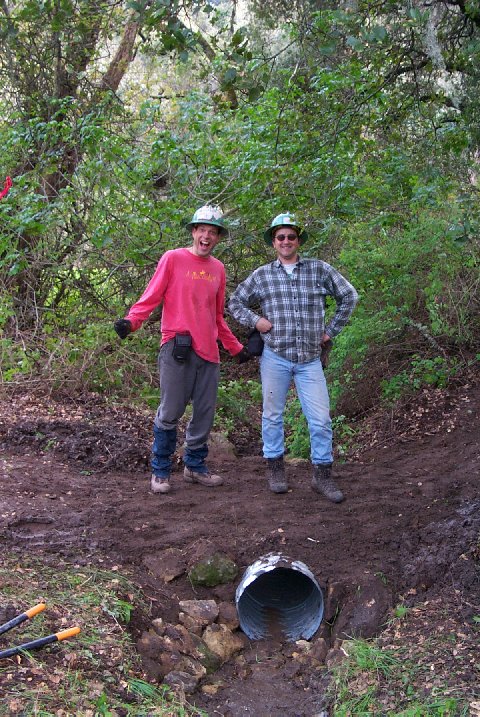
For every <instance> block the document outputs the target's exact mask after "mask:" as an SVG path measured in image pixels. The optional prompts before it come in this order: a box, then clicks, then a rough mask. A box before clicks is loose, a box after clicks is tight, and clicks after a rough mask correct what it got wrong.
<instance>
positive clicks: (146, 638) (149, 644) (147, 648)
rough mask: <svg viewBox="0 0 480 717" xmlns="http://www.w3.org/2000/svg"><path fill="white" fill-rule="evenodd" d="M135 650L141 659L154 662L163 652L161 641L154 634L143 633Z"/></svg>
mask: <svg viewBox="0 0 480 717" xmlns="http://www.w3.org/2000/svg"><path fill="white" fill-rule="evenodd" d="M137 650H138V652H139V653H140V655H141V656H142V657H149V658H151V659H152V660H156V659H158V657H159V655H160V654H161V652H162V651H163V650H164V642H163V639H162V638H161V637H160V635H157V634H156V633H155V632H143V633H142V635H141V637H140V638H139V639H138V640H137Z"/></svg>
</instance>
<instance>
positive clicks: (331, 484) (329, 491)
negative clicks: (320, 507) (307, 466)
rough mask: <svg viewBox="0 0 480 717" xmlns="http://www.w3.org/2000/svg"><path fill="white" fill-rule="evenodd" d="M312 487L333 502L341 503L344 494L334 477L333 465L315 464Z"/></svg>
mask: <svg viewBox="0 0 480 717" xmlns="http://www.w3.org/2000/svg"><path fill="white" fill-rule="evenodd" d="M312 488H313V490H315V491H317V493H323V495H324V496H325V498H328V500H331V501H332V503H341V502H342V500H343V498H344V496H343V493H342V491H341V490H340V488H339V487H338V485H337V484H336V483H335V481H334V480H333V478H332V466H331V465H316V466H313V478H312Z"/></svg>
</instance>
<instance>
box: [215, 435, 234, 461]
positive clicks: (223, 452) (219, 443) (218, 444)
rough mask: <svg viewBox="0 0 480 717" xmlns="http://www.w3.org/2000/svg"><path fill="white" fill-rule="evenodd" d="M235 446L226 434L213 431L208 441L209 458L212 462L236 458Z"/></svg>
mask: <svg viewBox="0 0 480 717" xmlns="http://www.w3.org/2000/svg"><path fill="white" fill-rule="evenodd" d="M236 457H237V456H236V453H235V446H234V445H233V443H230V441H229V440H228V438H227V436H226V435H225V434H224V433H220V432H218V431H217V432H215V431H212V432H211V433H210V437H209V440H208V458H209V460H211V461H214V462H215V461H218V462H223V461H224V460H225V459H230V460H231V459H234V458H236Z"/></svg>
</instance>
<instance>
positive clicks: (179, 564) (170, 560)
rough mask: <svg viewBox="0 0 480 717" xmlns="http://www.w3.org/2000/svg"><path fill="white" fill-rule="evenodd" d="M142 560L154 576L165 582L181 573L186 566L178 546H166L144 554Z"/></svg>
mask: <svg viewBox="0 0 480 717" xmlns="http://www.w3.org/2000/svg"><path fill="white" fill-rule="evenodd" d="M142 562H143V564H144V565H145V567H146V568H148V570H150V572H151V573H152V574H153V575H155V577H157V578H160V579H161V580H163V581H164V582H166V583H169V582H171V581H172V580H174V579H175V578H178V577H179V576H180V575H183V573H184V572H185V570H186V567H187V562H186V560H185V558H184V556H183V553H182V551H181V550H179V549H178V548H167V549H166V550H162V551H160V552H158V553H150V554H149V555H145V556H144V558H143V560H142Z"/></svg>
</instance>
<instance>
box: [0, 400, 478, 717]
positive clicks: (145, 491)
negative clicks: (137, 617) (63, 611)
mask: <svg viewBox="0 0 480 717" xmlns="http://www.w3.org/2000/svg"><path fill="white" fill-rule="evenodd" d="M479 405H480V391H479V388H478V386H464V387H462V388H461V389H458V390H456V391H455V393H452V395H450V396H443V398H442V400H438V401H437V402H436V403H435V404H434V405H431V403H430V404H429V401H428V399H427V398H426V399H425V403H424V405H423V407H422V405H421V404H418V405H417V406H416V407H412V408H411V413H410V414H409V415H406V416H405V420H404V422H403V425H402V426H396V428H395V431H394V432H393V433H392V434H390V435H388V433H385V432H384V434H383V440H382V436H380V438H378V437H377V439H376V440H375V441H372V442H371V443H372V444H373V445H371V447H370V448H368V449H365V450H363V451H357V452H356V454H355V455H352V456H350V460H349V462H348V463H344V464H341V463H337V466H336V475H337V477H338V482H339V484H340V486H341V488H342V490H343V491H344V493H345V495H346V500H345V502H344V503H342V504H340V505H333V504H330V503H328V502H327V501H326V500H325V499H323V498H322V497H320V496H318V495H316V494H315V493H313V492H312V490H311V488H310V477H311V476H310V466H309V464H308V463H307V462H305V461H298V462H297V461H295V462H290V463H289V465H288V474H289V480H290V485H291V490H290V491H289V492H288V493H287V494H285V495H274V494H272V493H269V492H268V490H267V488H266V482H265V478H264V470H265V469H264V464H263V460H262V458H261V457H260V456H259V455H258V436H257V437H256V438H253V439H252V441H251V450H252V454H251V455H249V454H248V446H247V447H245V446H243V447H242V448H241V451H238V450H237V454H236V455H235V454H234V453H233V452H232V451H231V446H229V445H226V444H223V443H222V442H219V444H218V445H216V446H214V447H213V448H212V450H211V455H210V462H211V466H212V468H214V469H215V470H217V471H219V472H221V474H222V475H223V476H224V479H225V484H224V485H223V486H222V487H220V488H216V489H208V488H203V487H200V486H196V485H188V484H185V483H184V482H183V480H182V477H181V472H180V470H179V471H177V472H176V473H175V474H174V490H173V491H172V493H170V494H168V495H166V496H155V495H153V494H151V493H150V492H149V480H148V479H149V473H148V463H147V462H148V453H149V446H150V421H151V416H149V415H148V414H135V413H134V412H133V411H132V412H125V411H118V412H116V413H115V412H114V413H113V414H112V410H111V409H107V408H106V407H105V406H103V404H102V402H101V401H100V402H96V401H95V400H93V399H92V400H91V401H88V402H77V403H72V402H64V403H61V404H60V403H57V404H54V403H53V402H52V401H51V400H47V399H39V398H36V399H35V398H33V397H27V396H23V397H21V396H20V397H17V399H16V401H15V404H14V406H12V404H11V402H10V401H5V402H3V403H2V404H1V405H0V441H1V447H2V458H1V464H0V467H1V472H2V480H1V484H0V539H1V543H2V546H3V548H4V549H6V550H9V549H10V550H11V549H16V550H18V549H21V548H22V547H28V549H29V550H30V551H35V552H38V553H41V554H45V555H47V554H48V555H53V554H58V555H61V556H63V557H64V558H66V559H71V560H72V561H75V562H77V563H78V562H81V561H85V562H88V563H92V562H93V563H95V561H96V560H98V558H99V556H101V557H102V560H103V561H104V564H112V565H113V564H117V565H120V566H122V565H123V566H126V567H128V568H129V569H130V570H133V571H134V574H135V575H136V580H137V581H138V584H139V585H141V586H142V588H143V591H144V592H145V594H146V595H147V596H148V597H149V598H150V599H151V600H152V604H153V617H162V618H163V620H164V621H166V622H169V623H172V624H176V623H177V622H178V612H179V601H181V600H192V599H214V600H216V601H218V602H224V603H228V602H230V603H232V604H234V596H235V589H236V587H237V585H238V582H239V580H240V578H241V576H242V574H243V572H244V570H245V569H246V568H247V567H248V566H249V565H251V564H252V563H253V562H254V561H255V560H257V559H258V558H259V557H261V556H264V555H266V554H267V553H270V552H279V553H281V554H284V555H287V556H289V557H291V558H292V559H296V560H300V561H302V562H303V563H305V564H306V565H307V566H308V567H309V569H310V570H311V571H312V573H313V574H314V575H315V577H316V579H317V580H318V582H319V584H320V586H321V588H322V591H323V593H324V596H325V614H324V620H323V622H322V625H321V626H320V628H319V630H318V632H317V634H316V635H315V637H314V642H315V641H317V642H316V643H315V644H316V645H317V652H318V650H319V648H318V645H319V644H320V643H319V642H318V640H319V638H323V639H324V640H325V641H326V643H327V647H328V648H329V649H332V648H334V647H335V645H336V644H338V643H335V640H336V638H341V637H342V636H345V635H361V636H365V637H370V636H372V635H374V634H377V633H378V632H379V631H380V629H381V627H382V625H383V624H384V622H385V619H386V617H387V615H388V611H389V609H390V608H391V607H392V606H393V605H395V604H396V601H397V600H398V599H399V596H400V595H401V596H402V599H406V600H408V599H409V598H408V595H410V596H412V597H411V599H412V600H413V599H414V597H413V596H414V595H415V596H416V597H417V598H418V595H420V594H427V593H428V594H432V595H433V594H438V593H439V592H441V591H444V590H445V589H451V587H452V586H455V587H456V588H458V589H459V590H461V591H467V592H470V593H471V592H472V591H473V592H475V594H476V596H477V597H478V591H479V585H478V569H477V568H478V566H477V567H476V565H475V562H474V561H472V560H467V559H462V557H461V556H464V555H465V554H466V552H468V549H469V546H471V545H473V544H475V543H476V541H478V535H479V532H480V517H479V516H480V511H479V510H478V508H479V491H478V475H479V464H480V448H479V441H478V425H479V423H478V418H479ZM429 406H430V408H429ZM239 453H240V455H239ZM172 549H173V550H174V551H175V555H176V559H177V567H178V561H179V560H180V565H181V570H180V571H178V570H177V573H179V574H178V575H177V576H176V577H174V578H173V579H169V580H168V581H166V580H165V579H164V577H165V565H166V561H167V557H168V555H171V554H172ZM165 551H169V552H165ZM215 552H221V553H223V554H225V555H227V556H228V557H230V558H231V559H232V560H233V561H235V563H236V564H237V565H238V567H239V574H238V578H237V579H236V580H234V581H232V582H230V583H228V584H226V585H222V586H217V587H212V588H193V587H192V585H191V583H190V581H189V580H188V577H187V571H188V569H189V568H190V567H191V566H192V565H193V564H195V562H197V561H198V560H199V559H201V558H204V557H206V556H208V555H211V554H213V553H215ZM145 627H146V626H145V625H144V624H143V625H141V624H140V622H139V623H138V624H137V625H136V624H135V622H134V629H136V630H137V634H136V635H135V637H139V636H140V634H141V629H142V628H145ZM295 650H297V651H298V648H297V647H296V646H295V645H292V644H289V643H286V642H285V641H282V640H281V639H278V635H275V636H272V638H271V639H267V640H260V641H252V642H248V641H245V647H244V649H243V650H242V653H241V655H240V657H239V656H237V658H236V659H235V660H229V661H227V662H226V663H225V664H224V665H223V667H221V668H220V670H218V671H217V672H216V674H215V679H216V680H217V683H218V682H219V681H221V686H220V687H218V684H217V687H216V688H215V689H212V690H210V691H208V690H206V691H205V690H202V689H200V688H198V689H197V690H196V691H195V692H194V693H193V695H191V696H190V697H189V700H190V701H191V702H193V703H195V704H196V705H197V706H198V707H201V708H202V709H205V710H206V711H207V712H208V714H209V715H212V716H213V715H224V716H225V717H226V716H227V715H228V716H229V717H237V715H256V716H258V715H262V717H280V716H281V717H299V716H300V715H305V716H306V717H310V716H311V715H314V714H316V713H319V712H320V711H321V710H322V709H324V707H325V702H324V672H323V671H320V670H318V669H317V668H318V664H319V663H321V662H322V660H323V661H324V659H325V655H320V654H317V662H315V661H313V662H312V660H310V661H308V662H307V661H305V662H302V661H301V660H293V659H292V654H293V652H294V651H295ZM145 665H146V670H147V672H148V671H149V669H150V668H151V666H149V663H148V659H146V661H145Z"/></svg>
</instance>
